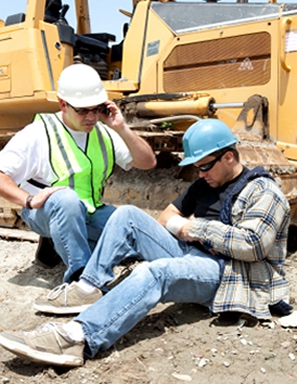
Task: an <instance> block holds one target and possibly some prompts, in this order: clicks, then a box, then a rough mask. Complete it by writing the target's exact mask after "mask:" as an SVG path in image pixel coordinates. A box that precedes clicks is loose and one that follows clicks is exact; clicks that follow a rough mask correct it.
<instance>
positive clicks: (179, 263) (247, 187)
mask: <svg viewBox="0 0 297 384" xmlns="http://www.w3.org/2000/svg"><path fill="white" fill-rule="evenodd" d="M236 142H237V138H236V137H235V136H234V135H233V133H232V132H231V130H230V129H229V128H228V127H227V126H226V125H225V124H224V123H222V122H220V121H218V120H215V119H206V120H201V121H199V122H197V123H195V124H193V125H192V126H191V127H190V128H189V129H188V130H187V131H186V133H185V135H184V138H183V145H184V151H185V158H184V160H183V161H182V162H181V164H182V165H183V164H193V165H194V166H195V167H196V168H197V173H198V174H199V177H200V178H199V179H198V180H196V181H194V182H193V183H192V184H191V186H190V187H189V188H188V189H187V190H186V191H185V192H184V193H183V194H182V195H181V196H180V197H179V198H177V199H176V200H175V201H174V202H173V203H172V204H170V205H169V206H168V207H167V208H166V209H165V210H164V211H163V213H162V214H161V216H160V218H159V223H158V222H157V221H156V220H154V219H153V218H152V217H150V216H149V215H147V214H146V213H145V212H143V211H141V210H140V209H138V208H136V207H133V206H122V207H120V208H118V209H117V210H116V212H115V213H114V214H113V215H112V216H111V218H110V220H109V221H108V223H107V224H106V226H105V228H104V230H103V233H102V235H101V237H100V239H99V242H98V244H97V246H96V248H95V250H94V252H93V254H92V257H91V259H90V260H89V262H88V264H87V266H86V267H85V269H84V272H83V274H82V275H81V279H80V281H79V283H80V282H83V281H84V282H88V283H89V284H90V285H91V284H93V286H94V287H95V288H96V289H100V290H101V289H104V287H105V285H106V284H107V283H108V282H110V281H111V280H112V279H113V271H112V268H113V267H114V266H115V265H117V264H118V263H120V261H121V260H123V258H125V257H127V256H137V257H138V258H142V259H143V263H140V264H139V265H138V266H136V268H135V269H134V270H133V271H132V273H131V274H130V275H129V276H128V277H126V278H125V279H124V280H122V281H121V282H120V283H119V284H118V285H116V286H115V287H114V288H112V289H111V290H110V291H109V292H107V293H106V294H105V295H104V296H103V297H102V298H101V299H99V300H98V301H96V302H95V303H94V304H93V305H91V306H89V307H88V308H87V309H86V310H84V311H83V312H81V313H80V314H79V315H78V316H77V317H75V318H74V319H73V320H72V321H70V322H69V323H48V324H44V325H42V326H41V327H40V328H38V329H37V330H36V331H32V332H25V333H23V334H22V335H21V336H20V335H17V334H15V333H10V332H3V333H1V334H0V345H2V346H3V347H4V348H6V349H8V350H9V351H11V352H13V353H15V354H17V355H18V356H22V357H23V358H25V359H31V360H33V361H37V362H41V363H47V364H54V365H62V366H79V365H82V364H83V363H84V358H85V357H94V356H96V354H97V353H98V352H100V351H104V350H106V349H108V348H110V347H111V346H112V345H113V344H114V343H115V342H116V341H117V340H118V339H120V338H121V337H122V336H123V335H124V334H125V333H127V332H129V330H130V329H131V328H132V327H134V325H136V324H137V323H138V322H139V321H140V320H141V319H142V318H143V317H144V316H145V315H146V314H147V313H148V312H149V311H150V310H152V309H153V308H154V307H155V306H156V305H157V304H158V303H160V302H161V303H167V302H176V303H197V304H200V305H203V306H205V307H207V308H209V309H210V310H211V311H212V312H214V313H217V314H223V313H233V314H234V315H236V319H238V318H239V317H240V316H241V319H240V320H241V324H243V322H246V321H248V325H251V324H254V325H255V324H256V323H257V321H259V320H260V321H261V320H265V319H270V318H271V317H272V315H286V314H288V313H289V312H290V311H291V310H292V306H291V305H290V304H289V303H288V301H289V284H288V282H287V280H286V279H285V277H284V269H283V267H284V261H285V257H286V241H287V234H288V226H289V222H290V207H289V204H288V202H287V200H286V198H285V196H284V195H283V193H282V192H281V190H280V189H279V187H278V186H277V185H276V183H275V181H274V180H273V178H272V177H271V176H270V174H268V173H267V172H265V171H264V169H263V168H262V167H256V168H254V169H252V170H248V169H247V168H245V167H244V166H243V165H242V164H241V163H240V161H239V153H238V151H237V149H236V147H235V145H236ZM192 215H193V216H194V218H193V219H191V217H192ZM99 260H100V262H99ZM79 283H78V284H79ZM95 288H94V289H95ZM60 304H61V302H60ZM70 307H71V303H65V301H64V308H63V309H64V311H65V312H64V313H66V311H67V310H69V309H70ZM49 309H50V308H49ZM75 309H78V308H75ZM81 309H82V308H81ZM60 313H62V311H61V312H60Z"/></svg>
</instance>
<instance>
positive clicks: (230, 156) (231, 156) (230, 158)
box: [224, 151, 234, 164]
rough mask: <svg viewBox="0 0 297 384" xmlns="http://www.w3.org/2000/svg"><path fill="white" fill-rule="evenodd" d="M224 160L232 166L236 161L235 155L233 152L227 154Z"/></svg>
mask: <svg viewBox="0 0 297 384" xmlns="http://www.w3.org/2000/svg"><path fill="white" fill-rule="evenodd" d="M224 158H225V159H226V162H227V163H228V164H231V163H232V162H233V161H234V154H233V152H231V151H230V152H226V154H225V156H224Z"/></svg>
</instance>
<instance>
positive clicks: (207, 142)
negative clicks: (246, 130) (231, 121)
mask: <svg viewBox="0 0 297 384" xmlns="http://www.w3.org/2000/svg"><path fill="white" fill-rule="evenodd" d="M237 141H238V139H237V138H236V137H235V136H234V134H233V132H232V131H231V129H230V128H229V127H227V125H226V124H225V123H223V122H222V121H220V120H217V119H201V120H199V121H197V122H196V123H194V124H192V125H191V126H190V127H189V128H188V129H187V131H186V132H185V134H184V136H183V147H184V153H185V155H184V159H183V160H182V161H181V162H180V163H179V165H180V166H183V165H189V164H194V163H196V162H197V161H199V160H201V159H203V158H204V157H206V156H209V155H210V154H212V153H213V152H216V151H219V150H220V149H223V148H226V147H229V146H231V145H233V144H235V143H237Z"/></svg>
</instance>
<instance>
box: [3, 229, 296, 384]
mask: <svg viewBox="0 0 297 384" xmlns="http://www.w3.org/2000/svg"><path fill="white" fill-rule="evenodd" d="M36 247H37V243H36V242H34V236H33V238H32V240H31V241H25V240H23V241H13V240H5V239H3V238H2V239H1V240H0V260H1V270H0V271H1V272H0V273H1V279H0V301H1V318H0V329H1V330H31V329H33V328H35V327H36V326H38V325H40V324H42V323H44V322H46V321H57V318H55V317H50V316H44V315H42V314H40V313H36V312H35V311H34V309H33V305H32V304H33V302H34V300H35V299H36V298H37V297H38V296H39V295H40V294H41V293H42V292H44V291H46V290H50V289H51V288H53V287H54V286H56V285H57V283H60V281H61V279H62V273H63V266H62V265H59V266H57V267H55V268H54V269H52V270H45V269H43V268H41V267H38V266H37V265H35V264H34V254H35V250H36ZM122 269H123V268H121V269H120V270H119V272H121V271H122ZM286 269H287V277H288V279H289V280H290V282H291V283H292V299H293V300H294V298H295V299H296V301H297V253H292V254H290V255H288V258H287V261H286ZM122 272H123V271H122ZM293 305H294V309H297V304H295V303H294V304H293ZM67 320H69V317H68V318H67V317H60V318H59V319H58V321H67ZM214 320H215V317H214V316H211V314H210V313H208V311H207V310H206V309H205V308H202V307H199V306H197V305H174V304H169V305H166V306H163V305H160V306H158V307H157V308H156V309H155V310H154V311H152V313H150V314H149V315H148V316H147V317H146V318H145V319H144V320H143V321H142V322H141V323H140V324H138V325H137V326H136V327H135V328H134V329H133V330H132V331H131V332H129V333H128V334H127V335H126V336H125V337H124V338H122V339H121V340H119V341H118V342H117V343H116V344H115V345H114V347H113V348H111V349H110V350H109V351H107V352H105V353H104V354H100V355H98V356H97V357H96V359H94V360H88V361H86V363H85V365H84V366H83V367H81V368H75V369H70V370H68V369H61V368H54V367H49V366H43V365H38V364H35V363H31V362H28V361H25V360H22V359H20V358H17V357H15V356H14V355H12V354H11V353H9V352H8V351H6V350H4V349H2V348H0V359H1V363H0V383H13V384H14V383H38V384H40V383H43V384H56V383H57V384H58V383H61V384H66V383H67V384H68V383H71V384H91V383H96V384H100V383H101V384H103V383H104V384H107V383H112V384H118V383H119V384H122V383H129V384H133V383H137V384H148V383H150V384H170V383H176V384H178V383H182V382H193V383H228V384H231V383H254V384H255V383H257V384H258V383H265V384H266V383H282V384H286V383H296V382H297V328H282V327H281V326H280V325H279V324H278V323H277V318H275V319H274V320H275V321H273V322H272V323H266V324H262V325H258V326H256V327H253V328H251V327H245V326H244V327H240V326H238V325H231V326H227V325H222V324H220V325H214V324H213V322H214Z"/></svg>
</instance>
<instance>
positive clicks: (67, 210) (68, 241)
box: [21, 189, 116, 282]
mask: <svg viewBox="0 0 297 384" xmlns="http://www.w3.org/2000/svg"><path fill="white" fill-rule="evenodd" d="M115 209H116V208H115V207H113V206H111V205H103V206H102V207H100V208H98V209H97V210H96V212H94V213H93V214H89V213H88V212H87V209H86V206H85V205H84V203H83V202H82V201H81V200H79V198H78V196H77V194H76V192H74V191H73V190H71V189H62V190H59V191H57V192H55V193H53V194H52V195H51V196H50V197H49V198H48V199H47V200H46V202H45V203H44V205H43V206H42V207H41V208H39V209H32V210H30V209H26V208H23V209H22V212H21V217H22V219H23V220H24V222H25V223H26V224H27V225H28V226H29V227H30V228H31V229H32V230H33V231H34V232H36V233H38V234H39V235H40V236H43V237H50V238H52V240H53V243H54V246H55V250H56V252H57V253H58V254H59V256H60V257H61V258H62V260H63V262H64V263H65V265H66V267H67V269H66V271H65V274H64V281H65V282H70V281H71V276H72V275H73V274H74V273H75V272H77V271H79V270H80V269H82V268H84V267H85V266H86V264H87V262H88V260H89V259H90V257H91V254H92V251H93V249H94V248H95V245H96V244H97V242H98V239H99V237H100V235H101V232H102V230H103V227H104V225H105V223H106V222H107V220H108V219H109V217H110V216H111V214H112V213H113V212H114V211H115Z"/></svg>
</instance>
